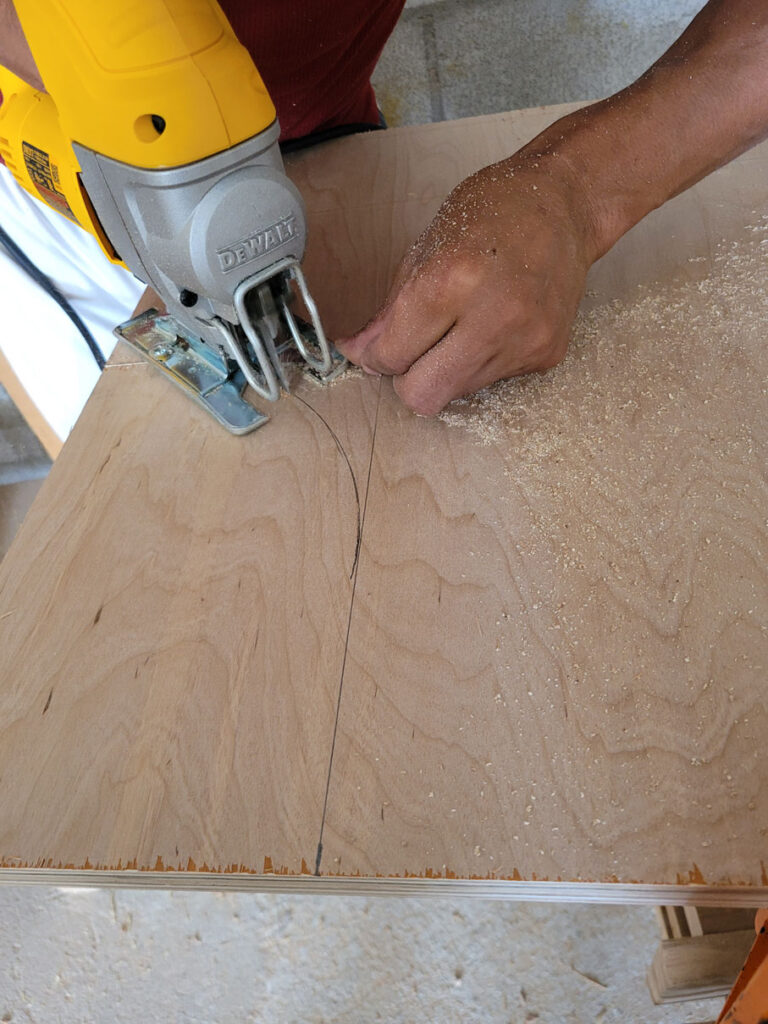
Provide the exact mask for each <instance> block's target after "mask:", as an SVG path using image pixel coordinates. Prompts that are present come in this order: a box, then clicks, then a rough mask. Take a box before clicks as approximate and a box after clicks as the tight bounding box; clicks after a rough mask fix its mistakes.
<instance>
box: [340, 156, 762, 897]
mask: <svg viewBox="0 0 768 1024" xmlns="http://www.w3.org/2000/svg"><path fill="white" fill-rule="evenodd" d="M502 152H503V151H502V150H501V148H499V149H498V150H497V151H496V152H495V153H494V154H492V155H495V156H500V155H502ZM483 155H484V159H485V158H487V157H488V154H487V152H484V154H483ZM473 158H474V154H463V153H462V152H461V151H460V150H458V149H457V150H455V151H454V161H453V163H452V164H451V166H450V169H449V168H448V167H447V166H446V158H445V156H444V158H443V160H442V161H441V163H440V171H441V173H443V174H444V175H445V177H446V180H453V179H454V178H456V177H460V176H461V174H463V173H464V172H465V170H469V169H471V164H472V161H473ZM765 166H766V149H765V147H763V149H761V150H757V151H755V152H753V153H751V154H749V155H747V156H746V157H744V158H743V159H742V160H741V161H739V162H738V163H737V164H736V165H734V166H732V167H730V168H727V169H725V170H723V171H722V172H720V173H719V174H717V175H715V176H713V177H712V178H711V179H710V180H709V181H707V182H705V183H703V184H702V185H701V186H699V187H698V188H697V189H695V190H693V191H692V192H690V193H688V194H687V195H685V196H681V197H680V198H679V199H677V200H676V201H675V202H673V203H671V204H669V205H668V206H667V207H665V208H664V209H662V210H660V211H658V212H657V213H656V214H655V215H654V216H653V217H651V218H649V219H648V221H646V222H645V223H644V224H642V225H641V226H640V227H639V228H638V229H637V230H636V231H635V232H633V233H632V234H631V235H630V236H628V237H627V238H626V239H624V240H623V242H622V243H621V245H620V246H618V247H617V248H616V250H614V252H612V253H611V254H609V255H608V256H607V257H606V258H605V259H604V260H603V261H602V263H601V264H600V265H599V266H598V267H596V268H595V272H594V273H593V275H592V277H591V280H590V292H591V294H590V296H589V298H588V300H587V302H586V303H585V314H584V316H583V319H582V323H581V326H580V327H579V328H578V329H577V332H576V335H577V337H576V345H575V348H574V352H573V353H572V355H571V358H570V359H569V361H568V362H567V364H566V365H565V366H563V367H561V368H559V369H558V370H557V371H555V372H554V373H552V374H549V375H548V376H547V377H546V378H543V379H541V378H540V379H531V380H528V381H525V382H516V383H515V384H513V385H509V386H508V387H507V388H506V389H505V390H504V392H503V394H502V395H501V396H500V397H498V396H497V397H496V398H495V399H493V400H487V401H485V403H484V402H483V401H480V402H476V403H469V404H468V406H466V407H465V408H464V409H462V408H459V409H458V410H457V411H454V412H453V413H452V414H451V415H450V416H449V417H448V419H449V420H450V423H445V422H427V421H424V420H420V419H417V418H415V417H413V416H411V415H410V414H409V413H408V412H407V411H405V410H404V409H403V408H402V407H401V406H400V405H399V404H398V403H397V401H396V399H395V398H394V396H393V395H392V394H391V391H390V390H389V388H388V386H385V389H384V392H383V396H382V403H381V408H380V412H379V427H378V435H377V444H376V449H375V452H374V461H373V471H372V479H371V489H370V494H369V511H368V519H367V523H366V532H365V537H364V543H363V551H362V556H361V567H360V575H359V579H358V589H357V599H356V602H355V607H354V611H353V619H352V629H351V634H350V647H349V651H348V659H347V671H346V673H345V679H344V690H343V700H342V708H341V715H340V723H339V733H338V738H337V744H336V750H335V756H334V764H333V771H332V776H331V788H330V797H329V804H328V811H327V815H326V820H325V830H324V857H323V867H324V869H325V870H327V871H331V872H333V871H337V872H340V873H342V874H349V873H353V874H354V873H355V872H360V873H362V874H391V873H392V872H395V873H397V874H399V875H403V876H404V875H417V876H425V875H426V876H433V877H434V876H442V877H449V878H450V877H468V876H479V877H497V878H508V879H509V878H512V879H517V878H523V879H552V880H554V879H563V880H566V881H577V882H579V881H585V880H590V881H611V880H612V881H614V882H620V883H632V882H643V883H675V882H680V883H685V882H699V883H701V882H707V883H709V884H714V885H718V884H719V885H722V884H748V885H760V884H761V883H764V882H765V879H766V871H765V867H764V864H765V863H766V862H768V851H767V850H766V831H765V827H766V822H767V821H768V795H767V794H768V789H767V788H766V776H765V769H764V767H763V765H762V761H761V756H760V750H761V743H760V737H761V735H762V734H763V731H764V729H765V728H766V725H768V715H767V714H766V705H765V700H764V688H763V682H764V680H765V679H766V677H767V676H768V634H767V632H766V630H767V629H768V561H767V559H766V517H765V512H766V509H767V508H768V489H767V487H766V454H767V453H768V445H766V440H767V439H766V412H768V401H767V399H766V379H767V373H766V371H767V369H768V353H767V352H766V347H765V342H764V332H765V324H766V322H768V303H766V298H765V278H764V270H763V267H764V258H763V253H764V251H765V248H764V247H765V245H766V244H768V242H766V240H765V239H766V232H765V219H764V215H765V213H766V212H768V185H767V184H766V181H767V179H766V176H765ZM419 174H420V170H419V169H417V170H416V171H415V175H416V176H417V177H418V175H419ZM401 187H402V189H403V191H404V192H406V193H407V192H408V184H407V182H406V183H403V184H402V185H401ZM398 205H399V204H398V202H396V203H395V206H396V208H397V206H398ZM394 220H395V223H397V221H398V216H397V213H396V215H395V218H394ZM590 310H591V312H590ZM484 442H487V443H484Z"/></svg>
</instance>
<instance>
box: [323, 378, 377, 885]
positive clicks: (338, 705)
mask: <svg viewBox="0 0 768 1024" xmlns="http://www.w3.org/2000/svg"><path fill="white" fill-rule="evenodd" d="M380 404H381V381H379V388H378V391H377V394H376V412H375V414H374V418H373V436H372V437H371V454H370V457H369V459H368V473H367V475H366V479H365V498H364V499H363V513H362V520H361V524H360V536H359V539H358V554H359V551H360V544H361V542H362V538H363V530H364V529H365V512H366V509H367V508H368V495H369V494H370V490H371V470H372V469H373V453H374V452H375V450H376V430H377V428H378V425H379V405H380ZM359 564H360V563H359V559H358V557H357V554H356V555H355V563H354V566H353V571H352V595H351V597H350V600H349V615H348V617H347V632H346V636H345V637H344V654H343V655H342V659H341V672H340V674H339V694H338V697H337V699H336V717H335V719H334V722H333V736H332V738H331V756H330V757H329V759H328V776H327V778H326V780H325V796H324V797H323V815H322V818H321V819H320V838H319V839H318V841H317V854H316V856H315V874H316V875H319V874H320V862H321V860H322V859H323V831H324V829H325V815H326V811H327V809H328V793H329V792H330V788H331V772H332V770H333V754H334V751H335V750H336V734H337V732H338V730H339V714H340V712H341V695H342V692H343V690H344V672H345V669H346V667H347V651H348V650H349V634H350V630H351V628H352V614H353V612H354V608H355V593H356V591H357V571H358V568H359Z"/></svg>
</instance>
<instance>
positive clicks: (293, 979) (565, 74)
mask: <svg viewBox="0 0 768 1024" xmlns="http://www.w3.org/2000/svg"><path fill="white" fill-rule="evenodd" d="M700 6H701V4H700V3H698V2H696V0H443V2H436V3H432V2H429V0H426V2H425V0H410V2H409V4H408V7H407V9H406V11H405V13H404V15H403V18H402V20H401V22H400V24H399V26H398V28H397V29H396V31H395V34H394V36H393V38H392V40H391V42H390V44H389V45H388V47H387V49H386V51H385V53H384V55H383V57H382V61H381V63H380V65H379V68H378V69H377V72H376V75H375V83H376V85H377V89H378V94H379V98H380V102H381V105H382V107H383V109H384V112H385V114H386V115H387V117H388V119H389V121H390V123H391V124H412V123H418V122H423V121H429V120H437V119H442V118H453V117H463V116H468V115H472V114H478V113H490V112H494V111H498V110H505V109H511V108H514V107H522V106H534V105H538V104H542V103H555V102H560V101H566V100H579V99H591V98H596V97H598V96H602V95H605V94H606V93H608V92H610V91H613V90H615V89H617V88H620V87H621V86H622V85H624V84H626V83H627V82H628V81H629V80H630V79H631V78H632V77H634V76H635V75H636V74H638V73H640V72H641V71H642V70H643V69H644V68H645V67H646V66H647V65H648V64H649V63H651V61H652V60H653V59H654V58H655V57H656V56H657V55H658V54H659V53H660V52H662V51H663V50H664V49H665V48H666V46H667V45H669V43H670V42H671V41H672V40H673V39H674V38H675V37H676V36H677V35H678V34H679V32H680V31H681V30H682V28H683V27H684V25H685V24H686V23H687V21H688V20H689V19H690V17H691V16H692V15H693V14H694V13H695V11H696V10H697V9H698V8H699V7H700ZM0 397H1V396H0ZM0 405H2V403H0ZM5 408H6V413H7V412H8V409H7V406H6V407H5ZM12 421H13V422H12ZM3 444H4V445H5V448H3ZM28 444H29V438H28V436H27V437H25V436H24V435H23V431H22V432H20V431H19V424H18V421H17V420H14V419H13V417H12V416H11V418H10V420H9V419H8V417H7V416H6V418H5V419H3V418H2V416H0V470H1V468H2V458H3V452H4V451H5V457H6V477H8V480H7V481H6V484H5V488H6V489H5V490H4V489H3V483H2V480H0V557H2V553H3V550H4V545H5V546H7V543H9V541H10V536H11V534H12V533H13V531H14V530H15V528H16V526H17V525H18V522H19V521H20V518H21V514H22V512H23V508H24V507H25V506H26V504H27V502H28V501H30V500H31V497H32V495H33V492H34V491H35V490H36V487H37V481H39V478H40V476H41V474H42V473H44V466H43V463H41V462H40V460H39V452H37V453H35V455H34V456H32V457H31V462H30V465H31V466H32V467H33V468H32V469H31V471H30V474H28V477H29V478H30V479H29V481H28V483H27V484H26V485H25V486H26V491H25V492H22V491H19V490H18V487H17V489H16V491H15V496H14V495H12V494H11V491H10V490H9V489H7V488H10V487H15V486H17V484H18V482H19V473H18V468H17V469H8V468H7V467H8V466H10V465H11V464H12V463H14V459H13V458H11V457H10V456H9V452H12V451H13V450H16V451H17V455H18V454H19V453H20V452H21V451H22V450H23V451H24V452H26V453H27V454H26V455H25V456H24V457H25V458H26V457H27V455H29V451H28V447H26V446H28ZM36 460H37V461H36ZM19 461H20V460H19V459H18V458H17V459H16V460H15V463H16V465H17V467H18V464H19ZM41 467H43V468H41ZM11 476H13V477H14V479H13V483H11V482H10V477H11ZM3 498H5V503H4V502H3ZM12 499H13V500H12ZM657 942H658V934H657V931H656V925H655V922H654V919H653V914H652V911H651V910H650V909H649V908H628V907H624V908H620V907H588V906H575V905H563V906H557V905H548V904H511V903H495V902H494V903H491V902H484V901H468V900H461V901H459V900H453V901H452V900H437V899H436V900H413V899H408V900H405V899H403V900H392V899H387V898H381V899H378V900H370V899H366V898H353V897H346V898H341V897H309V896H295V897H289V896H272V897H270V896H255V895H226V896H216V895H212V894H203V893H200V894H190V893H175V894H173V893H156V892H127V891H117V892H107V891H102V890H95V889H94V890H82V889H81V890H73V889H51V888H37V887H35V888H22V887H19V888H15V887H12V886H5V887H0V1022H4V1024H8V1022H11V1021H13V1022H22V1021H23V1022H33V1024H48V1022H61V1024H75V1022H77V1024H80V1022H88V1024H91V1022H93V1024H100V1022H105V1024H107V1022H109V1024H121V1022H131V1024H134V1022H136V1021H147V1022H155V1021H157V1022H168V1021H180V1022H185V1024H196V1022H201V1024H202V1022H205V1024H210V1022H212V1021H215V1022H217V1024H226V1022H230V1021H231V1022H235V1021H237V1022H245V1021H254V1022H269V1024H272V1022H277V1024H282V1022H286V1024H288V1022H290V1024H293V1022H299V1021H300V1022H317V1024H320V1022H324V1024H330V1022H339V1024H342V1022H343V1024H367V1022H374V1021H388V1022H393V1024H395V1022H403V1024H406V1022H407V1024H410V1022H415V1021H419V1022H440V1024H442V1022H454V1021H455V1022H457V1024H458V1022H461V1024H473V1022H483V1024H495V1022H499V1024H502V1022H503V1024H518V1022H520V1024H533V1022H536V1024H549V1022H551V1024H564V1022H574V1024H592V1022H594V1024H598V1022H602V1024H609V1022H614V1021H616V1022H618V1021H632V1022H644V1024H661V1022H664V1024H672V1022H674V1024H684V1022H696V1021H705V1020H712V1019H714V1018H715V1017H716V1016H717V1012H718V1010H719V1002H718V1001H712V1000H710V1001H706V1002H701V1003H686V1004H678V1005H676V1006H673V1007H671V1008H670V1007H666V1008H656V1007H653V1005H652V1004H651V1002H650V997H649V995H648V992H647V989H646V987H645V980H644V976H645V970H646V968H647V966H648V964H649V963H650V960H651V958H652V956H653V952H654V948H655V945H656V943H657Z"/></svg>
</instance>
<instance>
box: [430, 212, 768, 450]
mask: <svg viewBox="0 0 768 1024" xmlns="http://www.w3.org/2000/svg"><path fill="white" fill-rule="evenodd" d="M766 220H768V215H767V217H766V218H765V219H764V220H763V222H761V223H760V224H758V225H755V226H754V227H752V228H750V229H749V230H750V232H751V233H752V237H751V238H747V239H744V240H740V241H738V242H733V243H729V244H726V243H722V244H721V245H720V246H719V247H718V248H717V249H716V252H715V255H714V257H713V260H712V268H711V273H710V274H709V275H708V276H707V277H706V278H705V279H704V280H698V281H696V280H693V281H691V280H689V281H682V282H677V283H674V284H670V285H667V286H662V287H658V286H656V287H653V288H652V289H651V288H643V287H638V289H637V298H636V299H635V301H633V302H630V303H624V302H621V301H613V302H609V303H606V304H604V305H602V306H599V307H598V308H596V309H593V310H590V311H588V312H583V313H580V314H579V316H578V317H577V319H576V322H575V325H574V329H573V333H572V339H571V345H570V349H569V352H568V355H567V357H566V359H565V361H564V362H563V363H562V364H561V365H560V366H558V367H556V368H555V369H553V370H550V371H548V372H547V373H546V374H544V375H531V376H528V377H524V378H514V379H512V380H508V381H501V382H499V383H497V384H495V385H493V386H492V387H490V388H486V389H485V390H483V391H481V392H479V393H478V394H477V395H474V396H470V397H468V398H464V399H458V400H457V401H454V402H453V403H451V405H450V406H449V407H448V408H447V409H446V410H445V411H444V412H443V413H442V414H441V417H440V418H441V419H442V420H443V421H444V422H446V423H448V424H450V425H451V426H456V427H462V428H465V429H468V430H470V431H472V432H473V433H474V434H475V435H476V436H477V437H478V439H479V440H480V441H481V442H482V443H484V444H494V445H504V446H508V445H510V446H512V448H513V454H514V459H515V461H517V462H523V463H531V464H538V463H540V462H541V461H542V460H549V459H551V460H555V461H557V460H559V459H560V458H565V457H566V456H567V457H568V458H570V457H571V453H572V451H573V447H574V444H576V445H577V446H578V447H579V448H580V449H582V450H589V451H591V452H592V453H593V454H594V455H599V454H601V453H603V452H604V449H605V443H606V441H610V439H612V438H614V437H615V436H616V434H617V432H619V433H621V432H624V431H628V430H634V429H635V428H636V427H637V426H638V417H639V416H640V415H641V414H642V417H643V427H644V431H645V434H646V436H647V437H648V439H649V440H651V439H658V431H661V432H662V433H663V431H664V427H665V424H669V426H670V429H672V430H674V431H675V432H679V431H680V430H681V429H684V425H685V421H686V420H687V418H688V415H687V414H688V413H690V412H692V411H693V410H694V409H695V408H697V407H698V406H699V405H700V403H704V404H705V405H708V404H709V403H710V402H713V401H722V402H725V403H726V404H727V403H729V402H730V401H735V402H738V398H739V391H740V386H741V379H742V378H741V374H743V373H744V372H745V371H749V370H750V369H751V370H754V372H755V373H757V372H759V364H758V363H757V358H758V354H759V352H760V350H761V349H764V346H765V344H766V342H765V337H766V334H767V333H768V237H766V235H768V225H767V224H766ZM703 259H704V257H698V258H694V259H693V260H691V262H698V261H699V260H703ZM763 384H765V382H764V381H763ZM764 393H765V392H764ZM681 409H683V416H682V420H683V423H682V424H679V423H676V424H675V425H674V426H672V424H671V423H670V420H671V419H676V418H677V417H678V416H679V415H680V411H681ZM707 418H708V420H713V419H714V418H713V417H711V416H708V417H707ZM730 425H731V424H730V422H729V427H730ZM730 440H733V438H730ZM744 440H745V438H744V436H743V435H742V436H741V437H740V438H739V439H738V441H739V443H742V442H743V441H744ZM717 441H720V442H721V443H726V444H727V442H728V438H726V437H725V436H724V435H721V436H720V437H719V438H713V443H716V442H717ZM640 455H641V453H639V452H638V456H639V457H640Z"/></svg>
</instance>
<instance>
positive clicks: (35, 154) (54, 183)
mask: <svg viewBox="0 0 768 1024" xmlns="http://www.w3.org/2000/svg"><path fill="white" fill-rule="evenodd" d="M21 148H22V151H23V153H24V163H25V164H26V165H27V172H28V173H29V176H30V178H31V179H32V181H33V182H34V183H35V188H36V189H37V191H38V192H39V193H40V197H41V198H42V199H43V200H44V202H46V203H47V204H48V205H49V206H52V207H53V209H54V210H58V212H59V213H63V214H64V216H65V217H69V219H70V220H73V221H74V222H75V224H77V223H78V220H77V217H75V215H74V213H73V212H72V208H71V207H70V205H69V203H68V202H67V197H66V196H65V195H64V193H63V192H62V191H61V184H60V182H59V168H58V166H57V165H56V164H55V163H53V162H52V161H51V158H50V156H49V155H48V153H46V152H45V150H42V149H38V148H37V146H32V145H30V143H29V142H22V144H21Z"/></svg>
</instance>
